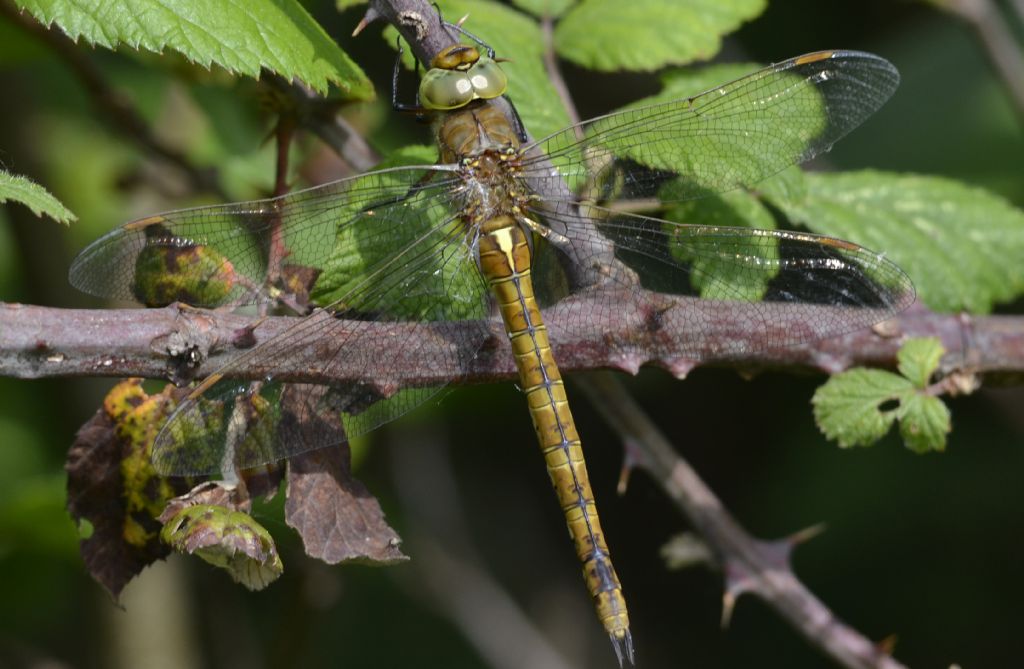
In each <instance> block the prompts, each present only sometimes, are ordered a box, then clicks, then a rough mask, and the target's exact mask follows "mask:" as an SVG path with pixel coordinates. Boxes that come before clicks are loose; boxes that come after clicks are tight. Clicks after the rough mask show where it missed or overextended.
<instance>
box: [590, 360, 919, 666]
mask: <svg viewBox="0 0 1024 669" xmlns="http://www.w3.org/2000/svg"><path fill="white" fill-rule="evenodd" d="M581 380H582V381H583V383H582V384H581V386H582V387H583V390H584V392H585V393H586V394H587V396H588V397H589V398H590V400H591V401H592V402H593V403H594V404H595V406H596V407H597V408H598V409H599V413H600V414H601V415H602V416H604V417H605V419H606V420H607V421H608V423H609V424H610V425H611V426H612V427H613V428H614V429H615V430H616V431H617V432H618V433H619V435H620V437H621V438H622V439H623V441H624V442H627V443H628V444H629V445H630V448H634V449H636V450H637V451H639V452H640V455H639V457H636V456H634V457H635V464H636V465H637V466H639V467H642V468H643V469H645V470H646V471H647V472H648V473H650V475H651V476H652V477H653V478H654V480H655V481H657V483H658V484H659V485H660V486H661V488H662V490H664V491H665V494H666V495H668V497H669V498H670V499H671V500H672V501H673V502H675V504H676V505H677V506H678V507H679V509H680V510H681V511H682V512H683V513H684V514H685V515H686V516H687V518H689V519H690V522H691V523H693V525H694V527H695V528H696V529H697V530H698V531H699V532H700V533H701V535H702V536H703V537H704V539H705V541H707V543H708V546H709V547H710V548H711V549H712V551H713V552H714V554H715V555H716V558H717V562H718V565H719V566H720V567H721V568H722V571H723V572H725V574H726V575H727V576H726V585H727V589H726V593H725V599H724V606H725V607H726V608H725V615H724V616H723V618H725V619H727V618H728V613H729V612H730V611H731V607H732V602H734V601H735V599H736V597H738V596H739V595H740V594H743V593H744V592H751V593H754V594H756V595H758V596H759V597H761V598H762V599H764V600H765V601H766V602H767V603H768V605H769V606H771V607H772V608H773V609H775V610H776V612H778V614H779V615H780V616H782V617H783V618H784V619H786V620H787V621H789V623H790V624H791V625H792V626H793V628H794V629H796V630H798V631H799V632H800V633H801V634H803V635H804V636H805V637H806V638H807V639H808V640H809V641H810V642H811V643H813V644H814V645H815V646H817V647H819V648H821V649H822V650H823V651H825V652H826V653H827V654H828V655H829V656H830V657H832V659H834V660H835V661H836V662H838V663H840V664H841V665H842V666H844V667H848V668H849V669H899V668H900V667H903V665H902V664H900V663H899V662H897V661H896V660H894V659H893V658H892V657H891V656H890V655H888V654H886V653H885V652H883V651H882V650H880V648H879V647H878V646H877V645H876V644H874V643H872V642H871V641H869V640H868V639H866V638H865V637H864V636H863V635H861V634H860V633H859V632H857V631H856V630H854V629H853V628H851V627H849V626H848V625H846V624H845V623H843V622H842V621H840V620H839V619H838V618H836V616H835V614H833V613H832V611H830V610H829V609H828V607H827V606H825V605H824V604H823V603H822V602H821V601H820V600H819V599H818V598H817V597H815V596H814V594H813V593H812V592H811V591H810V590H808V589H807V587H806V586H804V585H803V584H802V583H801V582H800V581H799V579H797V577H796V575H795V574H794V573H793V571H792V569H791V568H790V565H789V552H790V550H791V549H792V547H793V546H794V542H793V541H792V540H784V541H781V542H764V541H759V540H757V539H754V538H753V537H752V536H750V535H749V534H747V532H746V531H745V530H744V529H743V528H742V527H741V526H740V525H739V523H737V522H736V519H735V518H733V517H732V515H730V514H729V512H728V511H726V509H725V508H724V507H723V506H722V503H721V501H719V499H718V498H717V497H715V494H714V493H713V492H712V491H711V489H710V488H708V487H707V485H705V483H704V482H703V481H702V480H701V479H700V477H699V476H698V475H697V472H695V471H694V470H693V468H692V467H690V465H689V464H688V463H687V462H686V460H684V459H683V458H681V457H680V456H679V454H678V453H676V452H675V450H674V449H673V448H672V445H671V444H670V443H669V441H668V440H667V439H666V438H665V436H664V435H663V434H662V433H661V432H660V431H659V430H658V428H657V427H656V426H655V425H654V422H653V421H651V419H650V418H649V417H648V416H647V415H646V414H645V413H644V412H643V410H642V409H641V408H640V407H639V405H637V404H636V402H635V401H634V400H633V398H632V397H631V396H630V395H629V393H628V392H626V390H625V388H623V387H622V384H621V383H620V382H619V380H618V379H616V378H615V377H614V376H613V375H611V374H609V373H607V372H593V373H590V374H586V375H584V376H583V377H582V379H581Z"/></svg>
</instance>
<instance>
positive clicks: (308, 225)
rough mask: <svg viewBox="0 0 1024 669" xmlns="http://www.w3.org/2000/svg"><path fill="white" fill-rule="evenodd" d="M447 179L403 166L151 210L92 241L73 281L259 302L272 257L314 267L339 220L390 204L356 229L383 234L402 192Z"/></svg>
mask: <svg viewBox="0 0 1024 669" xmlns="http://www.w3.org/2000/svg"><path fill="white" fill-rule="evenodd" d="M451 185H452V175H451V172H448V171H442V170H439V169H438V168H436V167H433V166H418V167H399V168H392V169H386V170H380V171H376V172H370V173H369V174H364V175H361V176H357V177H353V178H349V179H342V180H340V181H336V182H333V183H329V184H325V185H322V186H318V187H315V188H310V189H308V190H304V191H297V192H295V193H291V194H289V195H285V196H282V197H278V198H272V199H267V200H255V201H252V202H238V203H233V204H225V205H219V206H211V207H198V208H193V209H183V210H179V211H173V212H169V213H165V214H160V215H156V216H150V217H147V218H144V219H140V220H138V221H133V222H131V223H127V224H125V225H123V226H121V227H119V228H117V229H116V230H113V231H111V232H110V233H108V234H106V235H104V236H103V237H101V238H100V239H98V240H96V241H95V242H93V243H92V244H91V245H90V246H89V247H88V248H86V249H85V250H84V251H82V253H80V254H79V255H78V257H77V258H75V261H74V262H73V263H72V265H71V270H70V276H69V278H70V281H71V283H72V285H74V286H75V287H76V288H78V289H79V290H82V291H84V292H86V293H90V294H92V295H97V296H100V297H109V298H114V299H120V300H132V301H137V302H141V303H143V304H147V305H149V306H160V305H165V304H169V303H171V302H174V301H182V302H187V303H189V304H192V305H194V306H204V307H214V306H219V305H221V304H228V303H232V304H247V303H252V302H255V301H257V300H258V299H261V297H262V298H264V299H265V292H264V289H265V288H266V287H267V280H268V269H269V268H270V266H271V263H272V259H273V258H276V259H277V262H278V263H279V264H280V265H281V266H279V267H277V268H276V269H277V271H278V273H279V274H280V273H284V274H287V271H288V268H289V267H307V268H314V269H316V270H320V269H322V268H323V267H324V266H325V264H326V263H327V262H328V261H329V260H330V259H331V258H332V254H333V253H334V249H335V247H336V241H337V240H338V239H339V236H340V235H341V234H342V231H343V228H344V226H345V225H358V224H359V221H362V220H363V218H364V217H363V216H362V215H361V212H366V213H370V212H372V209H373V208H374V207H377V206H385V205H388V204H395V205H396V206H391V207H390V208H389V210H388V219H387V221H385V222H383V223H381V224H380V225H379V226H378V228H377V230H378V232H376V233H375V232H374V231H373V228H372V227H371V226H365V225H364V226H363V229H362V230H361V231H360V234H361V236H362V238H363V239H364V240H365V239H366V238H367V237H373V236H374V235H376V236H377V237H378V238H382V236H383V235H385V234H387V233H390V232H391V231H393V229H395V228H397V227H400V226H401V224H402V221H403V219H404V217H405V216H408V215H409V214H408V208H407V207H405V208H403V207H402V206H401V205H402V203H403V202H407V195H409V194H410V193H411V192H416V191H418V190H419V191H422V193H423V194H424V195H429V196H437V195H438V194H443V193H445V192H446V191H448V190H449V189H450V188H451ZM441 199H442V200H445V197H444V195H441Z"/></svg>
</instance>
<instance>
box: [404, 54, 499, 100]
mask: <svg viewBox="0 0 1024 669" xmlns="http://www.w3.org/2000/svg"><path fill="white" fill-rule="evenodd" d="M507 87H508V78H507V77H506V76H505V73H504V72H503V71H502V69H501V67H499V66H498V63H497V62H495V61H494V59H493V58H490V57H488V56H483V57H481V56H480V52H479V51H477V49H476V48H475V47H471V46H464V45H462V44H456V45H455V46H452V47H449V48H447V49H445V50H443V51H441V53H439V54H438V55H437V56H435V57H434V59H433V61H432V62H431V64H430V69H429V70H428V71H427V73H426V74H424V75H423V80H422V81H421V82H420V103H421V104H422V105H423V106H424V107H425V108H426V109H430V110H434V111H446V110H450V109H458V108H460V107H464V106H466V105H467V104H469V103H470V102H472V101H473V100H490V99H493V98H496V97H500V96H501V95H504V93H505V89H506V88H507Z"/></svg>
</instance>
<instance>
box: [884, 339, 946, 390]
mask: <svg viewBox="0 0 1024 669" xmlns="http://www.w3.org/2000/svg"><path fill="white" fill-rule="evenodd" d="M945 352H946V349H944V348H943V347H942V342H940V341H939V339H938V338H937V337H915V338H914V339H910V340H908V341H907V342H906V343H904V344H903V346H901V347H900V350H899V353H897V354H896V358H897V360H898V365H899V370H900V374H902V375H903V376H905V377H907V379H909V380H910V382H911V383H913V384H914V385H915V386H917V387H918V388H925V387H926V386H927V385H928V379H930V378H931V376H932V374H934V373H935V370H936V369H938V368H939V360H941V359H942V355H943V354H944V353H945Z"/></svg>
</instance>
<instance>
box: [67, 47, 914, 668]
mask: <svg viewBox="0 0 1024 669" xmlns="http://www.w3.org/2000/svg"><path fill="white" fill-rule="evenodd" d="M434 65H435V66H434V67H433V68H432V69H431V70H430V72H428V75H427V77H425V78H424V84H423V86H424V87H423V88H422V89H421V98H422V101H423V102H424V104H425V105H427V106H428V107H430V108H431V109H434V110H436V111H437V113H438V116H439V118H438V119H437V126H436V131H437V140H438V145H439V148H440V155H441V164H439V165H413V166H405V167H396V168H391V169H387V170H380V171H376V172H370V173H367V174H364V175H361V176H357V177H353V178H350V179H344V180H341V181H337V182H334V183H331V184H326V185H323V186H318V187H316V188H312V189H309V190H306V191H300V192H296V193H292V194H290V195H286V196H283V197H280V198H276V199H273V200H265V201H259V202H245V203H236V204H229V205H223V206H218V207H203V208H198V209H190V210H183V211H177V212H170V213H167V214H161V215H158V216H154V217H149V218H147V219H144V220H143V221H140V222H136V223H129V224H127V225H125V226H123V227H121V228H119V229H117V230H114V231H113V232H111V233H109V234H108V235H106V236H105V237H103V238H102V239H100V240H98V241H96V242H95V243H93V244H92V245H91V246H90V247H89V248H87V249H86V250H85V251H83V252H82V254H81V255H79V257H78V258H77V259H76V260H75V263H74V265H73V266H72V268H71V281H72V283H73V284H74V285H76V286H77V287H79V288H80V289H82V290H85V291H86V292H89V293H93V294H97V295H102V296H108V297H114V298H118V299H132V298H133V297H137V296H147V298H146V299H147V300H148V299H150V298H149V297H148V296H156V297H155V298H153V299H155V300H159V301H163V300H166V301H171V300H172V299H188V300H190V301H191V302H192V303H193V304H195V305H196V306H209V307H216V306H222V305H229V304H230V305H235V304H242V303H250V302H254V301H257V300H269V299H270V298H271V297H272V296H273V295H276V294H279V293H280V292H281V291H282V290H286V289H287V288H286V287H284V286H282V285H281V284H280V283H272V282H274V281H278V282H279V280H280V278H281V277H306V278H307V279H308V281H309V283H310V284H311V285H310V286H308V288H311V291H312V296H313V298H314V299H315V300H317V301H318V303H319V304H321V305H322V306H324V309H323V310H318V311H315V312H314V313H313V314H312V315H310V316H309V317H306V318H304V319H297V320H296V322H295V324H294V325H292V326H290V327H289V328H287V329H286V330H285V331H283V332H281V333H280V334H278V335H276V336H274V337H272V338H270V339H266V340H264V341H260V342H259V343H258V344H257V345H256V346H255V347H253V348H251V349H248V350H245V351H241V352H238V353H237V354H236V356H235V357H234V358H233V359H232V361H231V362H230V363H229V364H228V365H226V366H225V367H224V368H223V369H221V370H219V371H218V372H216V373H215V374H214V375H212V376H211V377H209V378H208V379H207V380H206V381H204V383H203V384H202V385H201V387H200V388H199V389H198V390H197V391H196V392H194V393H193V394H192V395H191V396H190V397H189V398H188V399H187V400H186V401H185V402H183V403H182V404H181V405H180V407H179V408H178V409H177V410H176V412H175V413H174V415H173V416H172V417H171V419H170V420H169V421H168V423H167V426H166V427H165V428H164V429H163V430H162V431H161V433H160V434H159V435H158V437H157V440H156V443H155V445H154V456H153V457H154V464H155V465H156V467H157V469H158V471H160V472H161V473H164V474H176V475H199V474H210V473H217V472H219V471H220V468H221V467H223V466H224V464H225V463H228V464H229V465H230V464H231V463H233V464H234V465H235V466H237V467H241V468H244V467H251V466H255V465H259V464H265V463H267V462H270V461H274V460H280V459H285V458H288V457H290V456H292V455H296V454H298V453H301V452H305V451H308V450H311V449H315V448H321V447H325V446H330V445H332V444H334V443H336V441H337V439H338V436H337V432H336V431H334V430H329V431H324V432H323V433H320V432H317V430H316V429H314V428H311V427H309V425H311V424H313V423H314V422H315V421H311V420H304V419H306V418H309V419H315V418H316V417H327V418H329V420H325V421H324V422H325V423H327V424H333V423H336V418H337V414H338V411H339V409H340V410H341V411H342V412H343V415H344V420H345V431H346V433H347V434H348V435H349V436H350V437H351V436H355V435H358V434H362V433H365V432H367V431H368V430H371V429H373V428H375V427H377V426H378V425H380V424H381V423H383V422H386V421H388V420H391V419H393V418H395V417H397V416H399V415H402V414H403V413H405V412H407V411H410V410H411V409H412V408H414V407H416V406H417V405H419V404H420V403H422V402H424V401H425V400H426V399H427V398H429V397H431V396H433V395H434V394H435V393H436V392H437V388H436V387H406V388H405V389H403V390H401V391H400V392H397V393H396V392H395V390H394V389H395V388H397V387H402V384H401V383H400V382H399V380H398V379H399V376H400V375H399V374H398V372H397V370H401V369H403V366H409V365H412V364H413V362H414V363H415V365H416V366H417V368H420V369H432V370H435V371H436V372H437V373H438V374H443V375H448V376H449V377H451V378H457V377H459V376H460V375H461V374H462V373H463V370H465V369H466V367H467V366H468V365H469V364H470V363H471V362H472V360H473V359H474V357H475V356H476V354H477V352H478V351H480V350H481V349H482V348H483V347H485V346H486V345H488V344H491V343H492V342H493V339H492V334H491V333H492V331H491V329H490V327H489V326H488V324H487V319H488V318H489V317H491V315H492V314H494V313H495V312H497V313H499V314H500V315H501V317H502V324H503V326H504V329H505V331H506V333H507V334H508V337H509V341H510V348H511V352H512V355H513V356H514V358H515V361H516V365H517V367H518V369H519V372H520V381H521V386H522V387H523V389H524V393H525V394H526V395H527V399H528V404H529V407H530V411H531V417H532V419H533V423H534V426H535V428H536V432H537V436H538V439H539V441H540V444H541V448H542V452H543V455H544V459H545V462H546V465H547V468H548V473H549V475H550V477H551V479H552V482H553V483H554V485H555V487H556V491H557V493H558V497H559V500H560V502H561V503H562V507H563V509H564V510H565V513H566V520H567V522H568V524H569V527H570V533H571V535H572V537H573V541H574V544H575V547H576V551H577V554H578V556H579V557H580V559H581V560H582V561H583V563H584V568H585V579H586V582H587V585H588V588H589V589H590V592H591V595H592V597H593V599H594V601H595V604H596V607H597V609H598V614H599V617H600V618H601V620H602V622H603V624H604V625H605V628H606V629H607V630H608V632H609V634H610V635H611V637H612V639H613V641H614V643H615V647H616V650H617V651H618V652H619V653H620V657H621V656H623V655H624V656H627V657H628V656H630V655H631V650H632V646H631V638H630V636H629V627H628V620H627V617H626V612H625V602H624V601H623V599H622V594H621V590H620V589H619V584H618V579H617V577H616V576H615V572H614V569H613V568H612V566H611V562H610V558H609V556H608V548H607V544H606V542H605V539H604V535H603V532H602V531H601V527H600V522H599V520H598V517H597V510H596V506H595V505H594V500H593V494H592V491H591V490H590V486H589V484H588V483H587V475H586V469H585V466H584V465H583V451H582V448H581V445H580V441H579V436H578V435H577V433H576V428H575V425H574V423H573V421H572V416H571V414H570V413H569V410H568V404H567V399H566V396H565V391H564V387H563V385H562V382H561V377H560V374H559V372H558V368H557V365H556V364H555V360H554V358H553V355H552V353H551V351H552V347H551V344H552V342H550V341H549V337H548V333H547V328H546V326H545V323H544V321H543V319H542V312H541V309H540V306H539V305H541V306H543V305H549V304H555V303H558V302H559V301H561V300H573V299H575V294H576V293H577V292H581V291H583V290H586V291H587V292H586V299H587V304H588V307H587V308H586V309H571V308H570V309H566V310H565V313H566V314H568V315H567V316H566V317H565V318H564V319H563V320H562V321H561V322H560V323H559V333H562V334H565V335H569V336H572V335H574V334H575V333H576V332H578V331H582V330H590V329H591V328H590V326H591V325H593V324H595V323H599V322H607V321H608V320H609V319H612V318H615V317H616V316H617V315H619V314H621V313H622V308H623V306H622V300H623V299H625V300H627V301H628V302H629V303H630V304H631V305H634V306H637V307H638V308H640V309H643V310H646V311H647V312H649V313H652V314H657V319H656V321H657V322H656V326H657V329H658V337H656V338H650V339H648V340H647V341H646V342H645V347H644V348H643V349H642V350H638V351H636V352H635V354H636V355H637V356H638V357H643V359H652V358H660V359H664V358H668V357H671V358H675V359H687V360H690V361H695V362H699V361H700V360H702V359H704V358H705V357H707V356H709V355H723V354H736V355H744V354H749V353H751V352H754V351H758V350H763V349H767V348H776V347H781V346H790V345H795V344H798V343H802V342H807V341H813V340H816V339H822V338H826V337H829V336H833V335H837V334H841V333H845V332H850V331H853V330H857V329H860V328H864V327H867V326H870V325H872V324H874V323H877V322H879V321H882V320H884V319H886V318H888V317H890V316H892V315H893V314H895V313H897V312H899V311H900V310H902V309H904V308H906V307H907V306H909V305H910V304H911V303H912V302H913V300H914V291H913V286H912V285H911V283H910V281H909V280H908V279H907V277H906V275H905V274H904V273H903V272H902V271H901V270H900V269H899V268H898V267H896V266H895V265H894V264H892V263H891V262H890V261H889V260H887V259H886V258H885V257H884V256H883V255H882V254H879V253H875V252H873V251H870V250H868V249H865V248H863V247H861V246H858V245H857V244H853V243H851V242H846V241H842V240H838V239H834V238H831V237H822V236H818V235H813V234H809V233H795V232H786V231H779V230H754V229H748V228H732V227H720V226H712V225H702V224H700V222H699V221H695V222H694V223H695V224H692V225H688V224H681V223H674V222H670V221H665V220H661V219H658V218H652V217H648V216H643V215H639V214H636V213H628V212H629V211H630V209H631V208H632V207H631V205H632V204H633V203H636V202H655V203H656V206H660V205H658V204H657V203H664V202H673V201H681V200H687V199H692V198H695V197H705V196H709V195H714V194H716V193H721V192H723V191H727V190H731V189H734V188H739V187H744V186H753V185H754V184H757V183H758V182H759V181H761V180H762V179H764V178H766V177H768V176H771V175H773V174H775V173H776V172H779V171H780V170H782V169H784V168H786V167H788V166H790V165H792V164H794V163H798V162H801V161H804V160H807V159H809V158H811V157H813V156H814V155H816V154H818V153H821V152H822V151H825V150H827V149H828V148H829V147H831V146H832V144H833V143H834V142H836V141H837V140H838V139H840V138H841V137H842V136H844V135H845V134H846V133H847V132H849V131H850V130H851V129H853V128H854V127H856V126H857V125H859V124H860V123H861V122H862V121H863V120H864V119H865V118H867V117H868V116H869V115H870V114H872V113H873V112H874V111H875V110H876V109H877V108H878V107H880V106H881V105H882V104H883V103H884V102H885V101H886V100H887V99H888V98H889V96H890V95H891V94H892V92H893V91H894V90H895V88H896V85H897V83H898V74H897V72H896V70H895V68H894V67H893V66H892V65H891V64H890V63H888V62H887V61H885V60H884V59H882V58H879V57H877V56H874V55H871V54H866V53H861V52H852V51H827V52H818V53H814V54H808V55H806V56H801V57H799V58H794V59H791V60H788V61H785V62H782V63H779V64H776V65H772V66H770V67H767V68H764V69H762V70H760V71H758V72H754V73H752V74H750V75H748V76H746V77H743V78H741V79H738V80H736V81H732V82H729V83H726V84H723V85H722V86H719V87H717V88H715V89H713V90H710V91H707V92H705V93H702V94H699V95H695V96H693V97H689V98H682V99H676V100H671V101H667V102H661V103H657V104H652V105H648V106H645V107H638V108H634V109H626V110H622V111H619V112H615V113H612V114H609V115H607V116H602V117H598V118H595V119H591V120H590V121H586V122H584V123H581V124H579V125H577V126H573V127H570V128H566V129H564V130H562V131H560V132H557V133H554V134H552V135H550V136H548V137H546V138H543V139H540V140H538V141H536V142H533V143H531V144H528V145H525V146H521V145H520V141H519V139H518V137H517V134H516V132H515V130H514V128H513V125H512V124H511V123H510V122H509V120H508V119H507V118H505V117H504V115H503V114H502V113H501V112H500V111H499V110H498V108H497V107H496V106H495V105H494V104H493V103H492V102H491V98H493V97H497V96H499V95H501V93H502V92H503V91H504V89H505V80H504V75H503V74H501V75H500V76H499V73H500V68H498V66H497V65H496V64H495V62H494V61H493V60H492V59H489V58H481V57H480V55H479V53H478V52H477V51H476V50H475V49H474V48H472V47H460V48H457V49H456V48H453V49H451V50H449V51H446V52H443V58H442V57H439V59H435V64H434ZM431 73H434V74H431ZM428 79H430V81H429V83H428V81H427V80H428ZM275 245H276V248H278V249H279V250H280V248H281V247H282V246H283V247H284V249H285V250H286V253H277V254H274V255H271V254H269V253H268V249H271V248H275ZM542 253H548V257H554V258H557V259H559V260H560V262H542V256H541V254H542ZM275 262H277V263H282V266H274V263H275ZM160 267H164V268H166V269H167V271H168V272H170V273H172V274H174V275H175V276H176V281H173V282H168V281H164V282H162V283H160V284H159V289H153V290H150V289H146V290H143V289H142V288H140V280H139V275H140V273H144V272H146V271H152V270H153V268H160ZM157 274H159V272H157ZM602 283H603V284H605V285H597V286H595V284H602ZM147 285H148V284H147ZM178 287H182V288H178ZM606 288H613V289H614V290H611V289H609V290H605V289H606ZM624 296H625V297H624ZM667 297H673V299H674V300H675V301H673V302H672V304H673V305H674V306H673V307H672V308H666V307H665V306H664V305H665V303H666V299H667ZM723 323H724V325H723ZM382 331H386V332H388V333H390V334H389V335H387V336H382V334H381V333H382ZM257 335H258V330H257ZM285 360H287V361H289V363H291V364H292V365H293V366H299V367H302V368H303V369H305V370H306V371H307V372H308V373H309V375H310V376H312V377H313V378H315V379H322V380H324V381H325V382H328V383H330V384H331V389H330V391H329V392H324V389H323V386H316V385H311V384H305V383H300V384H284V385H283V384H282V379H279V378H273V377H271V378H268V379H265V380H264V381H262V382H260V383H258V384H247V383H242V382H238V381H232V380H231V379H232V377H233V376H244V375H245V374H244V372H245V370H246V369H247V368H250V367H253V366H254V365H256V363H259V365H262V366H263V367H264V368H268V367H269V368H273V367H274V365H275V364H276V363H278V362H280V361H285ZM286 400H287V401H286ZM297 417H298V418H297Z"/></svg>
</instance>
